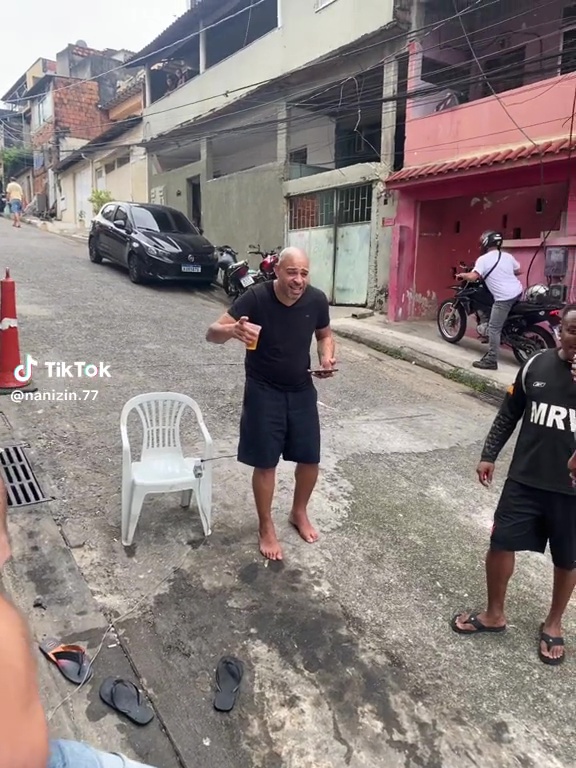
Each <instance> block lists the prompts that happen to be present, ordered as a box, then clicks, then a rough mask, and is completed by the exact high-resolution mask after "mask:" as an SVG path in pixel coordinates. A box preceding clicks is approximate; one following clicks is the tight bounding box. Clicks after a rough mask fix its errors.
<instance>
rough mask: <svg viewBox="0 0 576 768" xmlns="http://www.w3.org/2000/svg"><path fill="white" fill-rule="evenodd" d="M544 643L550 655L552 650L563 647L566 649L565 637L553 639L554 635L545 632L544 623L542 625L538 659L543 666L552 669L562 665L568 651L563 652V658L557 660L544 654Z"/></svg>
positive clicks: (559, 657) (558, 657)
mask: <svg viewBox="0 0 576 768" xmlns="http://www.w3.org/2000/svg"><path fill="white" fill-rule="evenodd" d="M542 643H545V644H546V649H547V651H548V653H550V651H551V650H552V648H555V647H558V646H562V647H564V638H563V637H552V635H549V634H548V633H547V632H544V623H542V624H540V636H539V639H538V658H539V659H540V661H541V662H542V663H543V664H548V666H550V667H557V666H558V665H559V664H562V662H563V661H564V659H565V657H566V650H564V651H563V653H562V655H561V656H557V657H556V658H554V657H552V656H546V654H545V653H542Z"/></svg>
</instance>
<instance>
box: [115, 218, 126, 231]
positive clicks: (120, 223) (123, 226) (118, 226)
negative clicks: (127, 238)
mask: <svg viewBox="0 0 576 768" xmlns="http://www.w3.org/2000/svg"><path fill="white" fill-rule="evenodd" d="M114 226H115V227H116V229H126V222H125V221H122V219H116V221H115V222H114Z"/></svg>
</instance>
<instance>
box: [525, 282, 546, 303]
mask: <svg viewBox="0 0 576 768" xmlns="http://www.w3.org/2000/svg"><path fill="white" fill-rule="evenodd" d="M549 291H550V289H549V288H548V286H547V285H542V284H539V285H531V286H530V287H529V288H526V292H525V293H524V301H542V299H544V298H545V297H546V296H548V293H549Z"/></svg>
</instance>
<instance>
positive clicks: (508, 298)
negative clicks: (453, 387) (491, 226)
mask: <svg viewBox="0 0 576 768" xmlns="http://www.w3.org/2000/svg"><path fill="white" fill-rule="evenodd" d="M503 240H504V238H503V237H502V235H501V234H500V233H499V232H492V231H488V232H484V233H483V235H482V236H481V238H480V249H481V252H482V255H481V256H480V257H479V258H478V259H477V260H476V264H474V269H473V270H472V271H471V272H461V273H460V274H459V275H456V277H457V278H458V279H459V280H470V281H476V280H484V282H485V283H486V287H487V288H488V290H489V291H490V293H491V294H492V297H493V298H494V304H493V305H492V310H491V312H490V320H489V322H488V352H487V353H486V354H485V355H484V357H483V358H482V359H481V360H476V361H475V362H474V363H472V365H473V366H474V368H481V369H483V370H485V371H496V370H498V353H499V352H500V342H501V338H502V329H503V328H504V324H505V322H506V319H507V317H508V315H509V314H510V310H511V309H512V307H513V306H514V304H516V302H517V301H518V299H519V298H520V297H521V296H522V292H523V288H522V283H521V282H520V280H518V275H519V274H521V269H520V264H519V263H518V262H517V261H516V259H515V258H514V256H512V254H510V253H506V251H503V250H502V242H503Z"/></svg>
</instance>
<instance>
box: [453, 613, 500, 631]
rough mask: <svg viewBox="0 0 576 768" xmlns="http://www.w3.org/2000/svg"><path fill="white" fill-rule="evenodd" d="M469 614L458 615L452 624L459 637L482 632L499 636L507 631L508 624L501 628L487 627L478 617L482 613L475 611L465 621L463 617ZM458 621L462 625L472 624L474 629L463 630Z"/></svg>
mask: <svg viewBox="0 0 576 768" xmlns="http://www.w3.org/2000/svg"><path fill="white" fill-rule="evenodd" d="M467 613H468V612H467V611H462V613H457V614H456V615H455V616H454V617H453V618H452V621H451V622H450V626H451V627H452V629H453V630H454V632H457V633H458V634H459V635H478V634H481V633H482V632H488V633H490V634H498V633H499V632H504V631H505V629H506V624H504V625H503V626H501V627H487V626H486V624H483V623H482V622H481V621H480V619H479V618H478V616H479V615H480V613H482V611H474V612H473V613H470V614H469V615H468V618H467V619H466V620H463V618H462V617H463V616H466V614H467ZM458 619H460V620H461V622H462V624H471V625H472V626H473V627H474V629H462V627H459V626H458V624H457V621H458Z"/></svg>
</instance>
